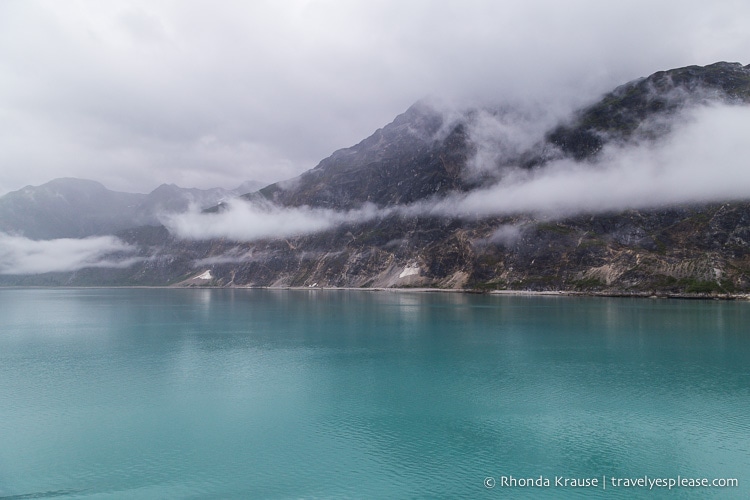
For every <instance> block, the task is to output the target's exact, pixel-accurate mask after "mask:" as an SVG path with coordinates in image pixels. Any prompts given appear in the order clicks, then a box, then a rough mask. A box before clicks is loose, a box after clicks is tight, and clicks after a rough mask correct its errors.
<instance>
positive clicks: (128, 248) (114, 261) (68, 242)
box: [0, 233, 142, 274]
mask: <svg viewBox="0 0 750 500" xmlns="http://www.w3.org/2000/svg"><path fill="white" fill-rule="evenodd" d="M135 250H136V249H135V247H133V246H132V245H128V244H127V243H124V242H123V241H121V240H119V239H118V238H115V237H114V236H99V237H95V238H85V239H74V238H61V239H56V240H40V241H37V240H30V239H28V238H24V237H22V236H11V235H8V234H5V233H0V274H41V273H50V272H65V271H77V270H79V269H83V268H85V267H115V268H122V267H129V266H131V265H133V264H134V263H135V262H138V261H140V260H142V259H141V258H138V257H133V256H132V254H133V253H134V252H135ZM128 255H131V256H130V257H128Z"/></svg>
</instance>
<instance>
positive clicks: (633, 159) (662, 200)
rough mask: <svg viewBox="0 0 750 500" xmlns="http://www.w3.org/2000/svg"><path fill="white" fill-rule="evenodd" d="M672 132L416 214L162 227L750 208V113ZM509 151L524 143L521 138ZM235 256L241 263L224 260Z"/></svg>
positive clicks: (276, 228)
mask: <svg viewBox="0 0 750 500" xmlns="http://www.w3.org/2000/svg"><path fill="white" fill-rule="evenodd" d="M495 125H496V123H493V124H492V127H493V129H494V128H496V127H495ZM671 127H672V132H671V133H670V134H669V135H667V136H666V137H663V138H662V139H660V140H658V141H651V140H643V141H641V142H638V143H629V144H618V145H612V146H607V147H605V148H604V150H602V151H601V152H600V155H599V156H598V158H597V160H595V161H590V162H576V161H573V160H570V159H565V160H556V161H553V162H551V163H549V164H547V165H546V166H544V167H541V168H537V169H532V170H527V169H521V168H519V167H513V166H510V167H508V166H506V167H503V168H504V170H503V172H504V173H503V174H502V176H501V177H502V179H501V180H500V181H498V182H497V183H495V184H493V185H491V186H489V187H486V188H482V189H477V190H474V191H471V192H469V193H466V194H463V193H462V194H458V193H454V194H451V195H448V196H446V197H443V198H439V199H430V200H424V201H420V202H417V203H414V204H411V205H402V206H395V207H388V208H384V209H378V208H376V207H375V206H372V205H366V206H364V207H362V208H360V209H357V210H350V211H346V212H343V211H336V210H329V209H317V208H309V207H294V208H282V207H278V206H275V205H271V204H251V203H247V202H242V201H233V202H231V203H230V204H229V208H228V209H227V210H225V211H223V212H221V213H215V214H205V213H200V212H198V211H195V210H194V211H191V212H189V213H186V214H181V215H176V216H172V217H170V218H168V219H167V220H165V221H163V222H164V224H165V225H166V226H167V228H168V229H169V230H170V231H171V232H172V233H173V234H175V235H177V236H178V237H182V238H189V239H210V238H229V239H232V240H237V241H252V240H258V239H266V238H281V237H292V236H298V235H303V234H310V233H315V232H320V231H325V230H328V229H331V228H333V227H335V226H337V225H340V224H344V223H357V222H366V221H369V220H373V219H376V218H382V217H387V216H390V215H401V216H404V217H415V216H433V217H448V218H466V219H472V218H482V217H491V216H499V215H511V214H533V215H536V216H541V217H545V218H561V217H566V216H571V215H575V214H580V213H598V212H607V211H621V210H625V209H631V208H633V209H643V208H657V207H660V206H666V205H677V204H686V203H706V202H716V201H731V200H746V199H750V166H749V165H748V162H747V157H746V154H745V149H746V143H747V132H746V131H747V130H748V129H749V128H750V107H747V106H730V105H717V106H702V107H699V108H694V109H692V110H690V111H686V112H685V113H683V114H681V115H680V116H679V117H678V121H676V122H674V123H672V124H671ZM534 134H536V131H534ZM511 142H513V143H514V144H516V143H523V142H524V141H523V138H522V137H521V138H515V139H513V141H511ZM489 149H490V148H488V151H489ZM514 153H515V151H514ZM474 161H478V159H475V160H474ZM487 161H489V162H491V163H492V165H485V166H476V165H475V166H473V167H471V166H470V168H478V169H479V170H482V169H486V170H487V171H489V170H491V169H497V168H498V167H497V162H498V156H497V155H496V154H489V155H488V157H487ZM496 237H497V238H500V239H501V240H503V241H510V240H512V239H513V238H515V237H518V232H517V228H513V227H506V228H501V230H500V231H499V232H498V233H497V234H496ZM235 257H239V256H233V255H232V256H228V257H227V258H235Z"/></svg>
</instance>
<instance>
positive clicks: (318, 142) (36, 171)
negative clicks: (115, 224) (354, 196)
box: [0, 0, 750, 194]
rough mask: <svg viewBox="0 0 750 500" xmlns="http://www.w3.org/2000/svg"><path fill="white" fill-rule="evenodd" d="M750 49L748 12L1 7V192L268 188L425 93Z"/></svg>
mask: <svg viewBox="0 0 750 500" xmlns="http://www.w3.org/2000/svg"><path fill="white" fill-rule="evenodd" d="M748 54H750V4H749V3H748V2H745V1H720V0H713V1H711V2H708V1H704V0H700V1H692V0H680V1H658V0H647V1H640V0H638V1H635V0H634V1H619V2H617V1H601V0H579V1H576V0H564V1H561V0H554V1H533V0H523V1H499V0H490V1H467V0H461V1H455V2H452V1H445V0H442V1H432V2H429V1H395V0H394V1H391V0H387V1H377V0H369V1H367V2H364V1H363V2H356V1H351V0H346V1H344V0H341V1H316V0H308V1H302V0H300V1H266V2H264V1H259V0H256V1H228V0H227V1H218V2H217V1H190V0H187V1H186V0H179V1H177V0H175V1H159V0H147V1H108V2H101V1H74V0H67V1H64V2H63V1H56V0H50V1H32V0H19V1H14V0H3V1H1V2H0V194H3V193H5V192H8V191H10V190H16V189H19V188H21V187H23V186H25V185H27V184H32V185H38V184H42V183H44V182H47V181H49V180H51V179H53V178H56V177H65V176H72V177H81V178H89V179H94V180H97V181H100V182H102V183H103V184H104V185H105V186H107V187H109V188H110V189H117V190H124V191H134V192H148V191H150V190H152V189H154V188H155V187H157V186H158V185H159V184H161V183H164V182H174V183H176V184H178V185H181V186H184V187H202V188H207V187H214V186H221V187H227V188H230V187H235V186H236V185H238V184H240V183H241V182H242V181H245V180H250V179H255V180H260V181H264V182H272V181H275V180H280V179H284V178H289V177H292V176H294V175H297V174H298V173H300V172H302V171H304V170H306V169H309V168H312V167H314V166H315V165H316V164H317V163H318V161H320V160H321V159H322V158H324V157H326V156H328V155H329V154H330V153H332V152H333V151H334V150H336V149H339V148H342V147H347V146H351V145H353V144H355V143H357V142H359V141H360V140H361V139H363V138H364V137H366V136H367V135H369V134H371V133H372V132H373V131H374V130H375V129H377V128H379V127H382V126H383V125H385V124H386V123H388V122H390V121H391V120H392V119H393V118H394V117H395V116H396V115H397V114H399V113H401V112H403V111H404V110H405V109H406V108H407V107H408V106H409V105H411V104H412V103H413V102H415V101H416V100H418V99H420V98H423V97H427V96H431V97H438V98H441V99H444V100H446V101H448V102H452V103H456V104H458V105H468V104H475V103H480V104H481V103H501V102H504V101H506V100H513V101H516V100H519V99H520V100H534V99H536V100H539V101H541V102H542V103H543V104H545V105H549V106H560V107H561V108H562V109H564V108H565V107H570V106H572V105H573V104H575V103H581V102H586V101H588V100H590V99H592V98H593V97H595V96H596V95H598V94H600V93H602V92H604V91H607V90H610V89H611V88H612V87H614V86H616V85H619V84H621V83H624V82H625V81H628V80H631V79H633V78H637V77H640V76H647V75H649V74H651V73H653V72H655V71H658V70H662V69H670V68H674V67H680V66H685V65H689V64H700V65H704V64H710V63H713V62H716V61H719V60H727V61H738V62H742V63H743V64H748V63H750V60H748Z"/></svg>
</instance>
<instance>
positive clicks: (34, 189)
mask: <svg viewBox="0 0 750 500" xmlns="http://www.w3.org/2000/svg"><path fill="white" fill-rule="evenodd" d="M144 199H145V195H142V194H133V193H119V192H117V191H110V190H109V189H107V188H105V187H104V186H103V185H101V184H99V183H98V182H94V181H89V180H83V179H72V178H64V179H55V180H53V181H50V182H48V183H46V184H43V185H41V186H26V187H25V188H23V189H20V190H18V191H14V192H11V193H8V194H6V195H4V196H2V197H0V231H3V232H6V233H16V234H20V235H23V236H26V237H27V238H32V239H52V238H82V237H86V236H92V235H102V234H113V233H114V232H117V231H121V230H123V229H126V228H128V227H133V222H134V220H133V215H134V213H135V210H136V207H138V205H139V204H140V203H142V201H143V200H144Z"/></svg>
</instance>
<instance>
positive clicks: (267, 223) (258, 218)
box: [162, 199, 389, 241]
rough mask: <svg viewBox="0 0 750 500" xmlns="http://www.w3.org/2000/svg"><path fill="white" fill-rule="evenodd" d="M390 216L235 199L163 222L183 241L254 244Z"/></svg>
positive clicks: (371, 211) (370, 208) (371, 210)
mask: <svg viewBox="0 0 750 500" xmlns="http://www.w3.org/2000/svg"><path fill="white" fill-rule="evenodd" d="M388 213H389V210H378V209H377V208H376V207H375V206H374V205H365V206H364V207H362V208H360V209H357V210H351V211H346V212H341V211H336V210H329V209H321V208H309V207H293V208H282V207H279V206H276V205H273V204H271V203H261V202H247V201H243V200H240V199H235V200H231V201H229V202H227V204H226V206H225V208H224V209H223V210H222V211H220V212H216V213H203V212H199V211H198V210H197V209H191V210H190V211H188V212H186V213H183V214H177V215H169V216H164V217H163V218H162V223H163V224H164V226H165V227H166V228H167V229H169V231H170V232H171V233H172V234H174V235H176V236H178V237H180V238H187V239H195V240H203V239H211V238H228V239H230V240H235V241H252V240H260V239H266V238H285V237H291V236H299V235H304V234H311V233H317V232H320V231H325V230H327V229H330V228H332V227H334V226H337V225H339V224H343V223H346V222H362V221H366V220H371V219H374V218H377V217H383V216H385V215H387V214H388Z"/></svg>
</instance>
